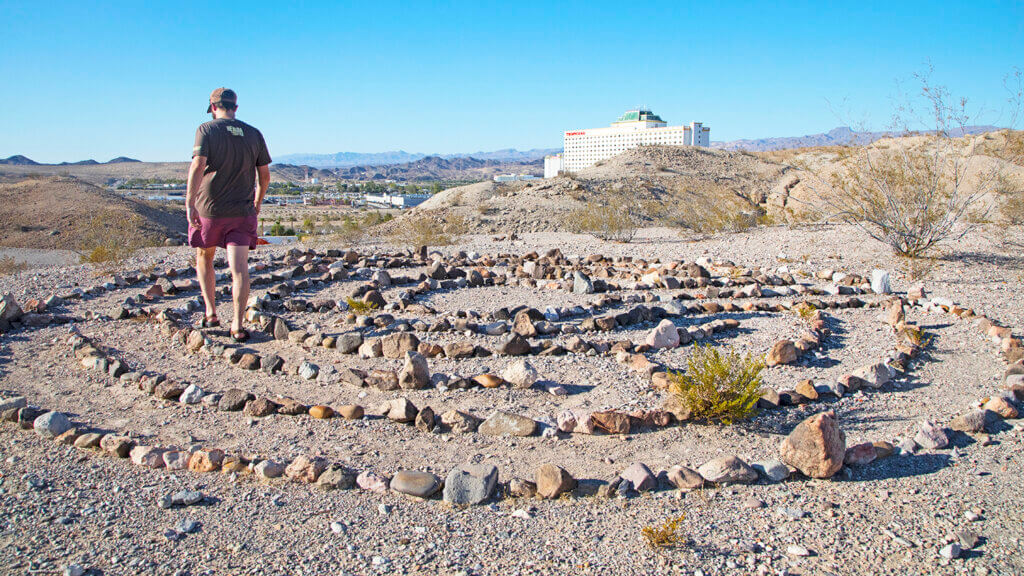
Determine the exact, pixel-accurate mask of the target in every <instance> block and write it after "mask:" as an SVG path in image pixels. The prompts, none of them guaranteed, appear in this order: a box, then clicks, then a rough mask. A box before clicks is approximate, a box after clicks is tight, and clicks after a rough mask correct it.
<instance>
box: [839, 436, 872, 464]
mask: <svg viewBox="0 0 1024 576" xmlns="http://www.w3.org/2000/svg"><path fill="white" fill-rule="evenodd" d="M876 458H878V452H877V451H876V450H875V445H874V444H872V443H871V442H862V443H860V444H856V445H854V446H850V447H849V448H847V449H846V455H845V456H844V457H843V462H844V463H845V464H846V465H848V466H865V465H867V464H870V463H872V462H874V461H875V459H876Z"/></svg>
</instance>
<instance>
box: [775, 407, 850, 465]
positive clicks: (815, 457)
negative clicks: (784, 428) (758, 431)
mask: <svg viewBox="0 0 1024 576" xmlns="http://www.w3.org/2000/svg"><path fill="white" fill-rule="evenodd" d="M779 454H780V455H781V457H782V461H783V462H785V463H786V464H788V465H790V466H792V467H794V468H796V469H797V470H799V471H800V472H802V473H803V474H804V475H806V476H810V477H812V478H829V477H831V476H832V475H833V474H835V473H836V472H838V471H839V469H840V468H842V467H843V458H844V457H845V456H846V435H845V434H844V433H843V431H842V430H840V429H839V423H838V421H837V420H836V415H835V412H832V411H831V410H830V411H828V412H820V413H818V414H815V415H814V416H811V417H810V418H807V419H806V420H804V421H803V422H801V423H800V424H798V425H797V427H796V428H794V429H793V431H792V432H790V434H789V436H787V437H786V438H785V439H784V440H783V441H782V444H781V446H780V448H779Z"/></svg>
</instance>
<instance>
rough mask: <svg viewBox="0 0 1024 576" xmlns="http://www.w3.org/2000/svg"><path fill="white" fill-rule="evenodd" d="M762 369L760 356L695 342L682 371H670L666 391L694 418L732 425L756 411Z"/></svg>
mask: <svg viewBox="0 0 1024 576" xmlns="http://www.w3.org/2000/svg"><path fill="white" fill-rule="evenodd" d="M763 370H764V361H763V360H762V359H761V358H760V357H756V356H752V355H750V354H743V355H741V354H740V353H738V352H736V351H735V350H733V349H731V348H730V349H729V350H728V351H727V352H722V351H721V350H719V349H718V348H716V347H714V346H712V345H706V346H701V345H697V346H694V349H693V353H692V354H691V355H690V357H689V359H687V361H686V371H685V372H672V373H670V382H671V383H670V385H669V391H670V392H671V393H672V394H674V395H675V396H676V398H677V399H678V400H679V402H680V403H681V404H682V405H683V406H685V407H686V408H688V409H689V411H690V414H691V416H692V417H693V418H694V419H695V420H705V421H708V422H717V423H721V424H732V423H733V422H735V421H737V420H743V419H746V418H749V417H751V416H753V415H754V414H755V413H756V411H757V401H758V399H759V398H760V397H761V394H762V393H763V389H762V381H761V372H762V371H763Z"/></svg>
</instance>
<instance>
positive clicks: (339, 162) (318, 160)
mask: <svg viewBox="0 0 1024 576" xmlns="http://www.w3.org/2000/svg"><path fill="white" fill-rule="evenodd" d="M561 151H562V150H561V149H560V148H534V149H532V150H516V149H515V148H506V149H504V150H495V151H493V152H473V153H470V154H422V153H419V152H406V151H404V150H396V151H391V152H370V153H363V152H338V153H336V154H285V155H283V156H278V157H277V158H275V159H274V162H275V163H281V164H294V165H297V166H312V167H314V168H350V167H353V166H389V165H392V164H405V163H409V162H415V161H417V160H422V159H423V158H428V157H437V158H443V159H446V160H450V159H454V158H475V159H477V160H494V161H497V162H533V161H534V160H539V159H542V158H544V157H545V156H547V155H549V154H557V153H558V152H561Z"/></svg>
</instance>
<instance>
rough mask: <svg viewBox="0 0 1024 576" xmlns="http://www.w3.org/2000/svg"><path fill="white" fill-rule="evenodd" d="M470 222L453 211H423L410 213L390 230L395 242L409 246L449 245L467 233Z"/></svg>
mask: <svg viewBox="0 0 1024 576" xmlns="http://www.w3.org/2000/svg"><path fill="white" fill-rule="evenodd" d="M469 230H470V222H469V220H467V219H466V217H465V216H462V215H461V214H458V213H455V212H448V213H443V214H442V213H440V212H436V211H423V212H418V213H414V214H410V215H409V216H408V217H406V218H405V219H404V220H403V221H402V222H401V225H400V226H397V227H395V228H394V229H392V231H391V238H392V240H394V241H395V242H396V243H398V244H401V245H403V246H407V247H410V248H416V247H419V246H449V245H451V244H454V243H455V242H457V241H458V239H459V238H461V237H462V236H464V235H466V234H468V233H469Z"/></svg>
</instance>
